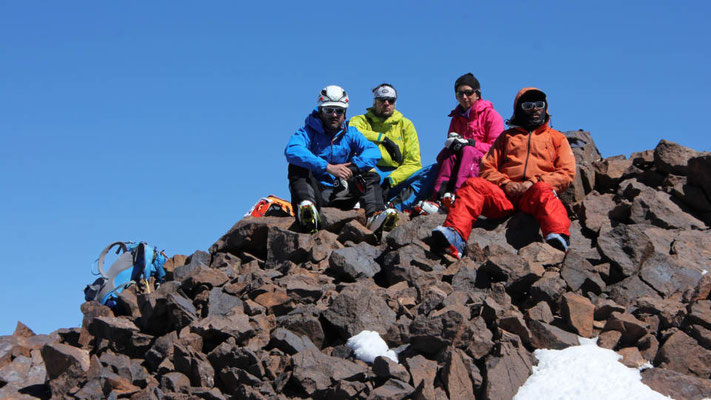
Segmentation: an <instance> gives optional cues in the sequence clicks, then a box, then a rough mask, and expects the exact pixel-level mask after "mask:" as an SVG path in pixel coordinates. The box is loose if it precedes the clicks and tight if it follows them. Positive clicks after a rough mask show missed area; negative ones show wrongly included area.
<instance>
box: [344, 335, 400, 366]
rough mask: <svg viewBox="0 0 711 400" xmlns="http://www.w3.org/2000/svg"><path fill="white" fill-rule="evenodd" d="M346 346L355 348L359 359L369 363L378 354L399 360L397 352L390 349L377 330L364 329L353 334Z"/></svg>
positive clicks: (354, 350) (354, 351)
mask: <svg viewBox="0 0 711 400" xmlns="http://www.w3.org/2000/svg"><path fill="white" fill-rule="evenodd" d="M346 346H348V347H350V348H351V349H352V350H353V353H354V354H355V356H356V357H357V358H358V359H359V360H362V361H365V362H367V363H372V362H373V360H375V358H376V357H378V356H384V357H387V358H389V359H391V360H393V361H395V362H397V354H395V352H394V351H393V350H390V349H388V344H387V343H385V341H384V340H383V338H381V337H380V335H379V334H378V332H375V331H362V332H361V333H359V334H357V335H355V336H352V337H351V338H350V339H348V341H347V342H346Z"/></svg>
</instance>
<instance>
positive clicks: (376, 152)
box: [284, 110, 380, 186]
mask: <svg viewBox="0 0 711 400" xmlns="http://www.w3.org/2000/svg"><path fill="white" fill-rule="evenodd" d="M284 155H285V156H286V161H287V162H288V163H289V164H294V165H298V166H299V167H303V168H306V169H309V170H311V172H313V174H314V177H315V178H316V179H318V180H319V181H320V183H321V184H323V185H326V186H333V184H334V182H335V180H336V178H335V177H334V176H333V175H331V174H329V173H328V172H326V167H327V166H328V164H344V163H347V162H351V163H353V165H355V166H356V167H358V169H360V170H361V171H368V170H370V169H371V168H373V167H375V164H377V163H378V161H379V160H380V149H378V146H377V145H375V144H374V143H373V142H371V141H370V140H368V139H366V138H365V136H363V134H362V133H360V131H359V130H358V129H357V128H355V127H353V126H348V123H347V122H346V123H345V124H343V128H342V129H341V130H340V131H339V132H338V133H336V134H335V135H333V136H331V135H329V134H327V133H326V132H324V130H323V124H322V123H321V119H319V117H318V110H314V111H313V112H311V114H309V115H308V116H307V117H306V121H305V124H304V127H302V128H300V129H299V130H298V131H296V133H294V134H293V135H291V138H290V139H289V144H287V145H286V149H285V150H284Z"/></svg>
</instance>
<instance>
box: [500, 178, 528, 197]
mask: <svg viewBox="0 0 711 400" xmlns="http://www.w3.org/2000/svg"><path fill="white" fill-rule="evenodd" d="M531 186H533V183H532V182H531V181H526V182H509V183H507V184H506V186H504V192H505V193H506V195H507V196H508V197H511V198H516V197H521V196H523V194H524V193H526V191H527V190H528V189H529V188H530V187H531Z"/></svg>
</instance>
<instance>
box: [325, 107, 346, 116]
mask: <svg viewBox="0 0 711 400" xmlns="http://www.w3.org/2000/svg"><path fill="white" fill-rule="evenodd" d="M321 110H323V112H324V113H325V114H326V115H331V114H333V113H336V115H343V113H345V112H346V109H345V108H341V107H322V108H321Z"/></svg>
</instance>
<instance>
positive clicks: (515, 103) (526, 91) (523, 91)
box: [511, 87, 550, 119]
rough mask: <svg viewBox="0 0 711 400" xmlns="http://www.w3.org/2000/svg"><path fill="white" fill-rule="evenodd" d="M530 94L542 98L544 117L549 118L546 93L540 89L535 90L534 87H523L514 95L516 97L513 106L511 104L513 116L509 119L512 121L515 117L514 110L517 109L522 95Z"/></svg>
mask: <svg viewBox="0 0 711 400" xmlns="http://www.w3.org/2000/svg"><path fill="white" fill-rule="evenodd" d="M528 92H531V94H533V93H535V92H538V93H540V95H541V96H543V100H544V101H545V102H546V115H548V116H550V114H548V99H547V98H546V93H545V92H544V91H542V90H541V89H538V88H535V87H525V88H523V89H521V90H519V91H518V93H516V97H515V98H514V104H513V116H512V117H511V119H514V117H515V116H516V110H517V109H518V105H519V101H520V100H521V97H523V95H524V94H526V93H528Z"/></svg>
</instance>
